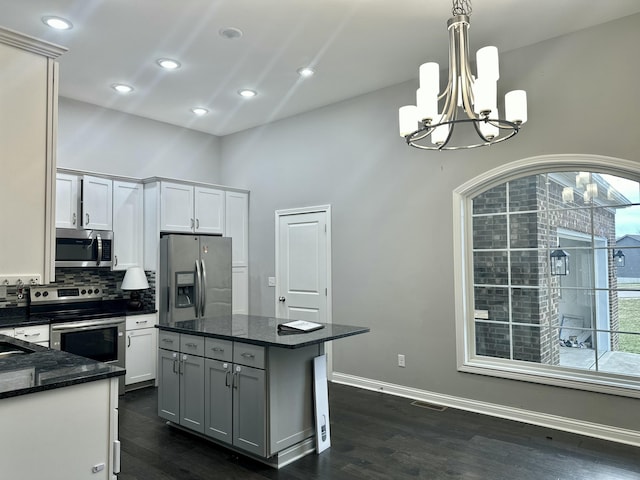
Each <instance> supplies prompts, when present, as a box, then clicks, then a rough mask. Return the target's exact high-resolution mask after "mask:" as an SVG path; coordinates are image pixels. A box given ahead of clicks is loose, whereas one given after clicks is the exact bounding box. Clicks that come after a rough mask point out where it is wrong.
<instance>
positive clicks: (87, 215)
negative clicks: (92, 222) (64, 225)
mask: <svg viewBox="0 0 640 480" xmlns="http://www.w3.org/2000/svg"><path fill="white" fill-rule="evenodd" d="M84 215H85V218H86V219H87V223H86V224H87V225H89V214H88V213H85V214H84Z"/></svg>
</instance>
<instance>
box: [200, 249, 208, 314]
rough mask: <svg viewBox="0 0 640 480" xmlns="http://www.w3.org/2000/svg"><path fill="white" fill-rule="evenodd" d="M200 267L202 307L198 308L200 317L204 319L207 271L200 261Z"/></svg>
mask: <svg viewBox="0 0 640 480" xmlns="http://www.w3.org/2000/svg"><path fill="white" fill-rule="evenodd" d="M200 264H201V265H202V297H200V298H201V300H202V306H201V307H200V315H202V316H203V317H204V311H205V309H206V307H207V269H206V268H205V266H204V262H203V261H202V260H200Z"/></svg>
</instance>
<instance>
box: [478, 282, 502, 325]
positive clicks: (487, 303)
mask: <svg viewBox="0 0 640 480" xmlns="http://www.w3.org/2000/svg"><path fill="white" fill-rule="evenodd" d="M473 292H474V297H475V298H474V300H475V309H476V318H478V319H483V320H493V321H497V322H508V321H509V289H508V288H499V287H498V288H493V287H475V288H474V289H473ZM483 315H484V316H483Z"/></svg>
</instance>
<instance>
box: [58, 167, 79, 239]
mask: <svg viewBox="0 0 640 480" xmlns="http://www.w3.org/2000/svg"><path fill="white" fill-rule="evenodd" d="M79 191H80V182H79V178H78V176H77V175H69V174H67V173H58V174H57V175H56V228H78V203H79V202H78V193H79Z"/></svg>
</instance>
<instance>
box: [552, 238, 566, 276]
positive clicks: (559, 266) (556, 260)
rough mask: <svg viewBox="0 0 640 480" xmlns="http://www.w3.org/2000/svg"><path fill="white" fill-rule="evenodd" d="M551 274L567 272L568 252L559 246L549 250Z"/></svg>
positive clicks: (564, 273)
mask: <svg viewBox="0 0 640 480" xmlns="http://www.w3.org/2000/svg"><path fill="white" fill-rule="evenodd" d="M550 257H551V275H568V274H569V254H568V253H567V252H565V251H564V250H562V249H561V248H560V245H558V249H557V250H554V251H553V252H551V255H550Z"/></svg>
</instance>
